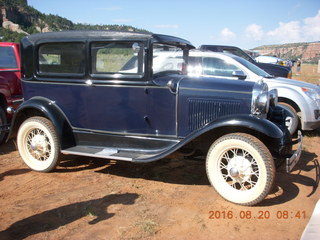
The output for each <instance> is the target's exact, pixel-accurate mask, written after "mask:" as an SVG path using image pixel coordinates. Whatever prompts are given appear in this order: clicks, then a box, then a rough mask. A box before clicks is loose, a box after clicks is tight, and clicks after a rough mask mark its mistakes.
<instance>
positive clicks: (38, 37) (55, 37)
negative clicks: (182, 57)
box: [25, 30, 194, 48]
mask: <svg viewBox="0 0 320 240" xmlns="http://www.w3.org/2000/svg"><path fill="white" fill-rule="evenodd" d="M25 39H28V41H29V42H31V43H32V44H35V43H41V42H47V41H72V40H78V41H82V40H86V39H92V40H127V39H129V40H142V41H143V40H152V41H153V42H159V43H168V44H174V45H181V46H188V47H189V48H194V46H193V45H192V44H191V43H190V42H189V41H187V40H185V39H182V38H178V37H174V36H169V35H162V34H151V33H140V32H125V31H103V30H88V31H86V30H83V31H60V32H48V33H37V34H31V35H29V36H26V37H25Z"/></svg>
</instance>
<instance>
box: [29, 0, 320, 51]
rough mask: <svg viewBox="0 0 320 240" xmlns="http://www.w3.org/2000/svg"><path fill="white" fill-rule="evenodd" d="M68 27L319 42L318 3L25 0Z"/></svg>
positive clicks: (245, 42)
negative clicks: (116, 27)
mask: <svg viewBox="0 0 320 240" xmlns="http://www.w3.org/2000/svg"><path fill="white" fill-rule="evenodd" d="M28 3H29V5H30V6H32V7H34V8H35V9H37V10H38V11H40V12H42V13H46V14H54V15H59V16H60V17H64V18H67V19H69V20H71V21H72V22H74V23H88V24H119V25H130V26H133V27H136V28H141V29H145V30H148V31H151V32H153V33H159V34H167V35H173V36H177V37H181V38H184V39H187V40H189V41H190V42H191V43H192V44H193V45H194V46H196V47H198V46H199V45H201V44H223V45H234V46H237V47H240V48H244V49H252V48H255V47H258V46H261V45H269V44H283V43H295V42H314V41H320V0H158V1H154V0H135V1H134V0H54V1H53V0H28Z"/></svg>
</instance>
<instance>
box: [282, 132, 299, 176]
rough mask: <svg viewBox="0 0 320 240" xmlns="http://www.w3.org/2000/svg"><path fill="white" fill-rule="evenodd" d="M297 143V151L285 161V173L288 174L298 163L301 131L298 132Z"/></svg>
mask: <svg viewBox="0 0 320 240" xmlns="http://www.w3.org/2000/svg"><path fill="white" fill-rule="evenodd" d="M297 143H299V146H298V149H297V150H296V151H295V152H294V153H293V155H292V156H291V157H290V158H287V159H286V171H287V173H290V172H291V171H292V169H293V168H294V166H295V165H296V164H297V163H298V162H299V160H300V156H301V152H302V134H301V131H298V140H297Z"/></svg>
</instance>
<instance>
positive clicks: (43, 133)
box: [17, 117, 60, 172]
mask: <svg viewBox="0 0 320 240" xmlns="http://www.w3.org/2000/svg"><path fill="white" fill-rule="evenodd" d="M17 143H18V149H19V153H20V155H21V157H22V159H23V161H24V162H25V163H26V164H27V165H28V166H29V167H30V168H31V169H33V170H35V171H39V172H50V171H51V170H53V169H54V168H55V167H56V166H57V165H58V164H59V157H60V143H59V140H58V136H57V133H56V131H55V129H54V127H53V125H52V123H51V122H50V121H49V120H48V119H46V118H43V117H32V118H29V119H27V120H26V121H24V122H23V123H22V125H21V126H20V128H19V131H18V137H17Z"/></svg>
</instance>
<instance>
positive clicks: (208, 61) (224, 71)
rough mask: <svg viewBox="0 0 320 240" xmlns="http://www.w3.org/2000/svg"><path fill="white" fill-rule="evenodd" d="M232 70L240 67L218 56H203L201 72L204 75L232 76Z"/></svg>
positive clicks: (238, 69)
mask: <svg viewBox="0 0 320 240" xmlns="http://www.w3.org/2000/svg"><path fill="white" fill-rule="evenodd" d="M234 71H241V69H240V68H238V67H237V66H235V65H233V64H231V63H228V62H226V61H224V60H223V59H220V58H209V57H204V58H203V74H205V75H212V76H221V77H232V73H233V72H234Z"/></svg>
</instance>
